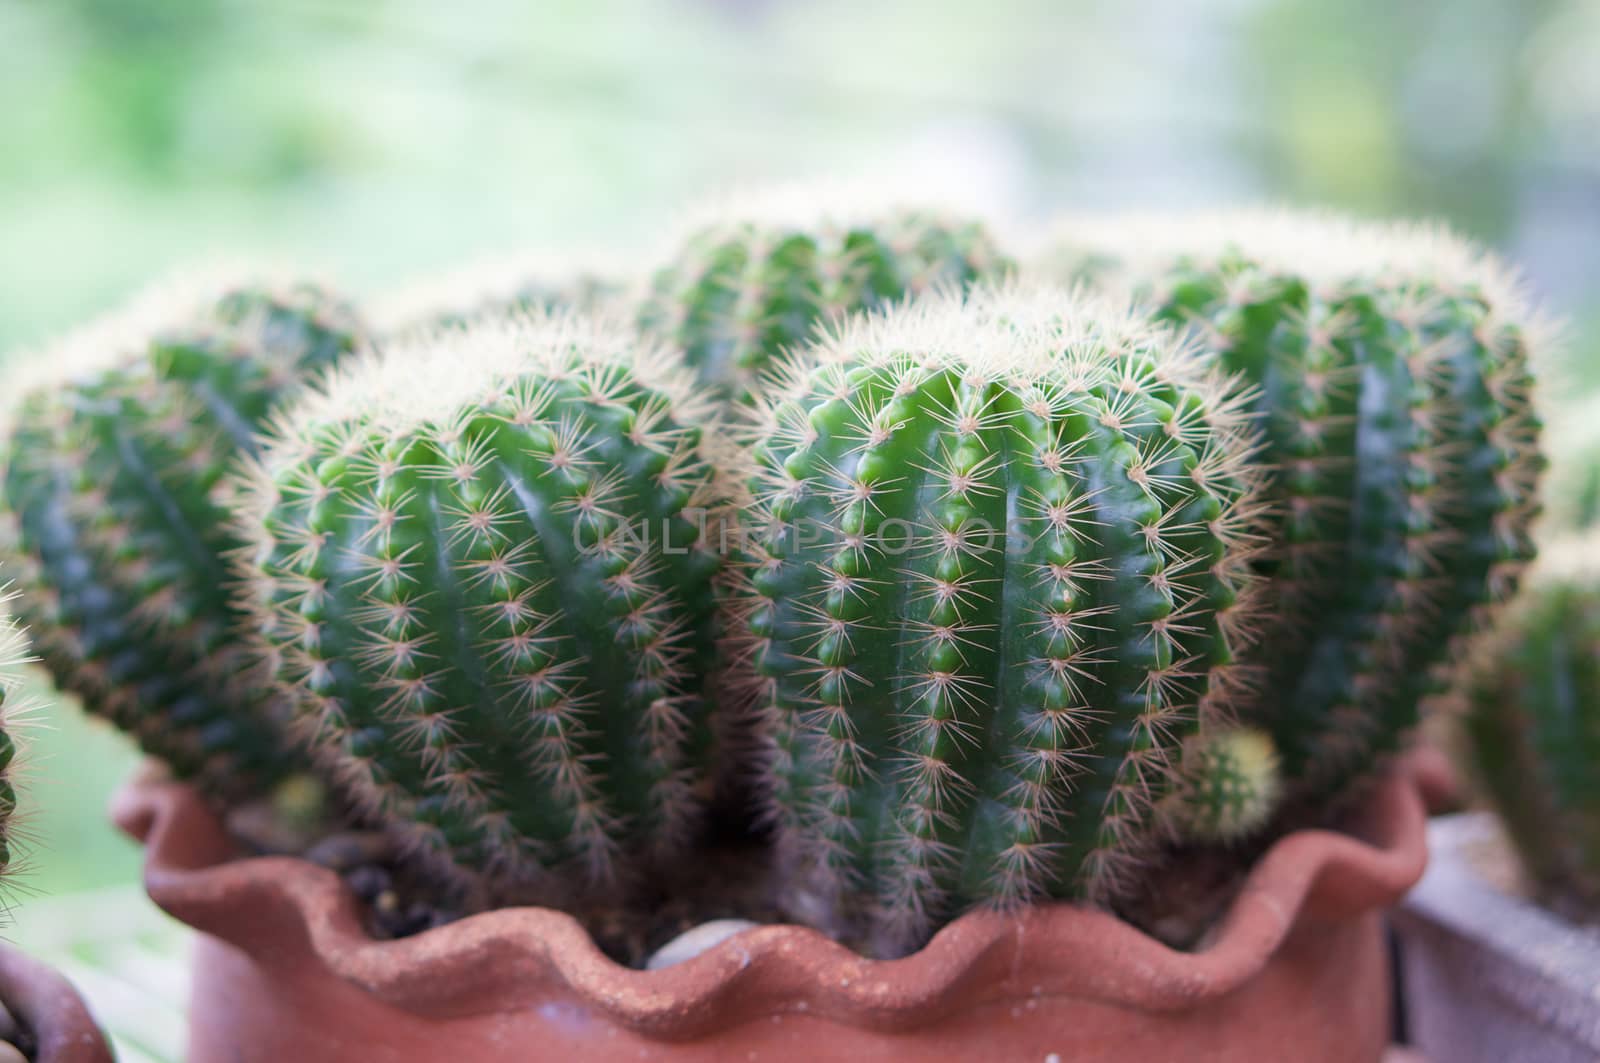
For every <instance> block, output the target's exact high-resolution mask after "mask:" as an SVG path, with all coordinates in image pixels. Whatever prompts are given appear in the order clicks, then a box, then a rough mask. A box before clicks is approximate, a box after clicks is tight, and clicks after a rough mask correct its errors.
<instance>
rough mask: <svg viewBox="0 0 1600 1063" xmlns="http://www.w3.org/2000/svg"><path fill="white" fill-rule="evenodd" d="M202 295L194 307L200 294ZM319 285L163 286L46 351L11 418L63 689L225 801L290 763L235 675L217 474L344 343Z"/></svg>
mask: <svg viewBox="0 0 1600 1063" xmlns="http://www.w3.org/2000/svg"><path fill="white" fill-rule="evenodd" d="M196 308H198V310H197V309H196ZM355 333H356V326H355V324H354V322H353V320H352V317H351V314H350V312H349V310H348V309H347V308H346V307H345V306H344V305H343V304H342V303H340V302H338V301H337V300H335V299H334V298H332V297H331V296H329V295H328V294H326V293H325V292H323V291H322V290H321V289H319V288H315V287H311V286H306V285H296V286H290V287H285V288H253V287H252V288H246V287H240V288H235V289H232V290H228V291H226V292H225V293H224V294H222V295H221V296H220V297H216V298H200V297H197V296H193V295H188V296H178V297H173V296H171V295H169V294H167V293H162V294H161V295H159V296H158V297H156V298H155V299H153V300H152V301H150V302H148V303H146V304H140V305H139V306H137V307H136V308H135V309H134V310H133V311H132V312H131V313H130V317H129V318H127V319H122V318H119V319H117V320H115V321H113V322H108V323H106V324H103V325H101V326H99V327H96V328H91V329H90V330H88V331H86V332H85V333H83V334H80V335H79V336H77V337H75V338H74V339H73V340H71V341H69V342H68V343H67V344H66V345H65V346H64V347H63V348H62V349H61V350H59V351H55V352H50V353H48V354H45V355H41V356H39V359H38V360H39V362H40V363H41V365H42V366H43V371H44V372H45V373H48V374H49V375H48V376H47V377H46V379H45V380H43V382H35V385H34V386H33V387H32V388H31V389H30V390H28V391H27V392H26V394H25V396H24V397H23V399H22V401H21V403H20V404H19V407H18V408H17V409H16V410H14V411H13V413H12V415H11V418H10V423H9V426H8V431H7V433H6V434H7V437H8V438H7V444H6V449H7V457H6V465H5V483H4V501H5V506H6V509H7V510H8V524H9V532H10V535H9V539H10V543H9V548H10V552H11V553H12V554H13V555H15V558H16V560H17V562H18V565H17V567H18V569H19V570H20V572H21V580H20V582H21V586H22V588H23V589H24V591H25V593H24V595H23V598H22V601H23V611H22V615H23V618H24V619H25V620H26V622H27V623H28V626H29V627H30V628H31V629H32V630H33V632H34V635H35V638H36V639H37V644H38V647H39V650H40V653H41V656H42V659H43V661H44V663H45V665H46V666H47V667H48V668H49V670H50V672H51V674H52V675H53V677H54V679H55V681H56V683H57V685H58V686H60V687H62V688H63V689H66V690H69V691H71V692H73V693H75V694H77V695H79V696H80V697H81V698H82V699H83V702H84V705H85V707H86V708H87V709H88V710H89V711H91V712H94V713H97V714H99V715H102V716H105V717H107V718H109V719H110V720H111V721H112V722H113V723H115V724H116V725H118V726H119V727H121V728H122V729H124V730H126V731H128V732H130V733H131V734H133V735H134V736H135V737H136V738H137V739H138V740H139V742H140V743H141V745H143V747H144V748H145V749H146V750H147V751H148V752H150V753H151V754H153V755H155V756H158V757H161V758H163V759H164V760H166V761H167V762H168V763H169V764H170V765H171V766H172V768H173V769H174V771H175V772H176V773H177V774H179V775H180V776H182V777H186V778H194V779H196V780H197V781H198V782H199V783H200V784H201V785H202V786H203V787H205V788H206V789H207V790H208V791H209V792H210V793H211V794H212V795H213V796H215V797H217V798H219V799H231V798H234V797H244V796H249V795H252V794H254V793H256V792H259V790H260V788H261V787H263V786H265V785H268V784H270V783H272V782H273V781H275V780H276V779H277V778H278V777H280V776H281V775H283V774H285V773H287V772H289V771H292V770H293V761H292V758H291V756H290V754H289V753H288V751H287V749H286V747H285V745H284V742H283V741H282V739H281V737H280V736H279V734H278V733H277V730H276V728H275V726H274V724H273V721H272V720H271V719H270V718H269V714H268V712H267V709H266V706H265V698H264V694H263V692H262V691H261V690H260V689H258V688H256V687H253V686H251V685H250V684H248V683H246V682H241V676H242V675H243V673H245V672H246V671H247V670H248V669H247V661H246V655H245V654H244V652H243V651H242V648H241V645H240V643H239V641H238V640H237V638H236V637H235V627H236V624H237V623H238V621H239V619H240V618H241V616H242V614H241V613H240V612H239V610H238V609H237V608H236V607H235V606H234V605H233V604H232V603H231V602H230V600H229V594H230V592H229V589H228V581H227V579H226V571H225V569H226V566H225V562H224V555H225V554H227V553H228V552H229V551H230V550H233V549H235V548H237V547H238V545H239V543H238V541H237V540H236V539H235V538H234V537H233V536H232V535H231V534H230V533H229V532H228V530H227V527H226V525H227V510H226V508H225V503H224V500H223V499H222V498H220V497H219V495H218V483H219V481H220V480H221V478H222V475H223V472H224V470H225V469H226V468H227V467H228V466H229V465H230V464H231V463H232V462H234V461H235V460H237V459H238V457H239V456H241V455H247V454H249V453H251V452H252V450H253V449H254V447H255V441H254V439H253V435H252V433H253V432H254V430H255V429H256V427H257V426H258V425H259V424H260V423H261V422H262V421H263V420H264V419H265V418H266V417H267V415H268V413H269V412H270V411H271V410H272V409H273V407H274V406H275V404H276V403H277V402H278V401H279V400H280V399H281V398H282V397H283V396H284V395H286V394H288V393H289V392H291V391H292V390H293V389H294V388H295V387H296V386H297V385H298V383H299V382H300V381H301V380H303V379H304V378H305V377H306V376H307V375H309V374H312V373H315V372H317V371H318V370H320V369H322V368H324V367H326V366H328V365H330V364H332V363H333V362H334V361H335V360H336V359H337V358H338V357H339V356H341V355H342V354H344V353H345V352H347V351H348V350H350V349H351V347H352V345H353V343H354V339H355Z"/></svg>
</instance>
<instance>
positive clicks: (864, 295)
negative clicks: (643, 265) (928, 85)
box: [638, 191, 1010, 405]
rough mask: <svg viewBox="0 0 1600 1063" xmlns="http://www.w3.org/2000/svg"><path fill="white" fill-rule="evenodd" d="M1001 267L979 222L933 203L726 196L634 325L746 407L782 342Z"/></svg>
mask: <svg viewBox="0 0 1600 1063" xmlns="http://www.w3.org/2000/svg"><path fill="white" fill-rule="evenodd" d="M1009 267H1010V263H1009V260H1007V259H1006V258H1005V257H1004V256H1003V255H1002V254H1001V253H1000V251H999V250H998V249H997V247H996V246H995V243H994V241H993V240H992V239H991V238H990V236H989V234H988V232H987V231H986V230H985V228H984V227H983V225H982V224H980V223H979V222H977V221H974V220H971V219H968V218H963V217H960V216H952V215H951V214H949V213H947V212H946V211H943V210H939V209H934V208H925V209H918V208H909V207H892V208H891V207H885V208H883V209H872V208H866V207H856V206H849V205H841V206H838V207H833V206H830V205H828V204H827V203H826V202H821V203H819V202H818V201H817V199H816V198H815V197H812V196H807V195H801V194H800V193H799V192H796V191H789V192H782V191H780V192H775V193H772V194H770V195H769V196H767V197H765V198H758V199H755V200H753V201H751V202H749V203H744V204H738V203H735V204H727V205H723V206H721V207H720V208H719V209H717V210H716V211H715V212H714V213H713V214H712V215H711V217H710V219H709V220H707V221H705V222H704V223H703V224H700V225H698V226H696V227H693V228H692V229H691V231H690V235H689V236H688V238H687V239H686V240H685V242H684V243H683V246H682V247H681V248H680V249H679V250H678V251H677V252H676V253H675V254H674V256H673V258H672V260H671V261H670V263H669V264H668V265H666V266H665V267H664V268H662V269H661V270H660V271H659V272H658V273H657V274H656V275H655V277H654V279H653V280H652V282H651V285H650V291H649V293H648V294H647V296H646V297H645V299H644V302H643V304H642V305H641V307H640V308H639V312H638V319H639V324H640V325H641V327H642V328H643V329H644V330H645V331H646V332H647V333H650V334H653V335H656V336H659V337H662V338H663V339H666V340H668V341H670V342H672V343H673V344H675V345H676V346H677V347H678V348H679V349H680V350H681V351H682V353H683V356H684V357H685V359H686V360H687V361H688V363H689V365H691V366H692V367H694V369H695V370H696V372H698V373H699V375H700V381H701V383H702V384H703V385H705V386H707V387H709V388H711V389H712V390H713V392H714V393H715V395H716V396H717V397H719V398H723V399H728V400H731V401H733V402H735V403H737V404H744V405H748V404H750V403H752V402H753V401H754V395H755V392H756V391H757V390H758V389H759V386H760V382H761V378H762V377H763V376H764V375H765V374H766V373H767V372H768V371H769V370H771V369H772V368H773V367H775V366H776V365H777V364H778V363H779V361H780V359H781V357H782V356H783V355H784V354H785V353H786V352H789V351H790V350H792V349H794V348H797V347H799V346H801V345H803V344H805V343H808V342H809V341H811V340H812V339H814V338H815V337H816V333H817V330H818V328H819V326H833V325H837V324H839V323H840V322H841V321H842V320H843V318H844V317H845V316H846V315H848V314H852V313H856V312H859V311H865V310H872V309H876V308H879V307H883V306H887V305H889V304H892V303H896V302H899V301H900V300H901V299H903V298H904V297H906V296H910V295H915V294H918V293H923V292H927V291H929V290H930V289H933V288H936V287H941V286H945V287H953V288H959V287H963V286H967V285H971V284H973V283H975V282H977V281H982V280H993V279H997V278H998V277H1000V276H1001V275H1002V274H1003V273H1004V272H1006V271H1007V270H1008V269H1009Z"/></svg>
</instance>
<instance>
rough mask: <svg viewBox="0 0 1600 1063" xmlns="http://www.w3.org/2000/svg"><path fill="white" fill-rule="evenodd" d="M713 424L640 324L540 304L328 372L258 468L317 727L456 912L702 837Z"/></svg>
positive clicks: (265, 575) (270, 562)
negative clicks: (546, 312) (697, 832)
mask: <svg viewBox="0 0 1600 1063" xmlns="http://www.w3.org/2000/svg"><path fill="white" fill-rule="evenodd" d="M714 434H715V427H714V423H713V422H711V421H710V420H709V419H708V417H707V416H706V412H705V407H704V405H703V404H701V403H700V402H697V401H696V400H695V399H694V398H693V397H692V396H691V394H690V391H689V385H688V377H687V376H686V375H685V374H682V373H681V372H678V371H674V370H673V369H671V368H670V367H669V366H668V364H667V362H666V360H665V359H663V358H662V357H661V356H660V354H659V353H658V352H656V351H654V350H653V349H652V348H649V347H647V346H645V347H641V345H640V344H639V342H638V341H637V340H636V339H634V338H633V337H632V336H631V334H629V333H628V332H627V331H625V330H621V329H614V328H611V327H608V326H604V325H591V324H586V323H584V322H583V321H582V320H581V319H578V318H574V317H570V316H554V317H548V316H540V315H535V316H531V317H512V318H508V319H503V320H501V321H498V322H493V321H486V322H482V323H479V324H477V325H474V326H472V327H470V328H468V329H466V330H450V331H445V332H441V333H439V334H437V335H436V336H434V337H432V338H431V339H427V340H419V341H417V342H416V343H415V344H414V345H411V346H404V347H398V348H396V349H393V350H391V351H388V352H386V353H385V355H384V356H382V357H375V358H369V359H367V360H365V361H363V362H361V363H360V364H359V365H357V366H355V367H353V368H352V369H350V370H349V371H347V372H343V373H340V374H338V375H337V376H335V377H334V378H333V379H332V380H331V381H330V382H329V383H328V385H327V386H326V387H325V388H324V389H322V390H321V391H319V392H318V393H317V394H315V395H314V396H312V397H310V398H309V399H308V400H307V401H305V402H303V403H301V404H300V405H299V406H298V407H296V408H295V409H294V410H293V411H292V412H291V413H290V415H289V416H287V417H285V418H284V419H283V420H282V421H281V422H280V423H279V425H278V426H277V428H276V430H275V433H274V435H275V442H274V444H273V445H272V447H271V448H270V450H269V451H268V452H267V453H266V454H265V455H264V457H263V459H262V461H261V462H260V463H259V464H258V466H257V467H256V468H255V469H254V470H253V473H252V475H251V477H250V483H249V486H248V490H247V492H246V495H247V497H246V499H245V502H244V505H243V507H242V520H241V527H242V528H243V529H244V534H245V535H246V536H247V537H248V538H249V540H250V542H251V544H252V547H253V549H252V550H251V557H252V559H253V563H252V564H251V566H250V567H249V570H248V572H247V575H248V577H249V578H251V579H252V580H253V582H254V592H253V598H254V600H255V606H256V609H257V612H258V626H259V628H260V630H261V632H262V634H263V636H264V638H265V641H266V643H267V645H268V646H269V648H270V649H271V651H272V652H273V655H274V658H275V660H274V669H275V672H276V674H277V676H278V678H279V681H280V684H282V685H284V686H286V687H287V688H288V689H289V690H291V691H292V695H293V699H294V701H295V707H296V710H297V715H298V718H299V721H300V724H301V731H302V734H303V737H304V738H305V739H306V741H307V742H308V743H309V744H310V745H311V747H312V749H313V750H314V751H315V752H316V754H317V756H318V757H319V759H320V761H321V763H322V764H323V765H324V766H325V767H326V768H327V769H329V770H330V771H331V772H332V773H333V775H334V776H335V777H336V778H337V779H338V780H340V781H341V782H343V783H344V784H345V785H346V786H347V787H348V788H349V790H350V791H351V793H352V794H353V796H354V797H355V798H356V800H357V801H358V803H359V804H360V805H361V806H362V807H364V808H365V810H366V811H368V812H369V813H371V814H372V815H373V816H375V817H378V818H379V819H381V820H382V821H383V822H385V823H387V824H389V825H390V826H391V828H392V829H393V830H394V832H395V833H396V834H397V835H399V836H400V837H401V838H402V839H403V840H404V841H405V842H407V843H408V844H409V845H410V846H412V847H413V849H414V850H415V851H416V852H417V853H418V854H419V855H420V856H421V857H422V858H423V859H424V860H425V861H426V862H427V863H428V864H429V866H431V867H432V868H434V869H435V870H436V871H437V872H439V873H440V875H441V876H442V877H443V878H444V879H445V880H446V881H447V882H448V883H450V884H452V885H454V886H456V887H457V888H459V889H460V890H461V891H463V893H464V894H465V896H466V898H467V902H468V903H477V902H479V901H493V900H507V899H512V900H528V899H539V900H547V901H548V900H551V899H554V900H555V901H557V902H560V901H562V900H563V899H565V900H570V899H571V898H572V897H574V896H577V895H580V894H584V893H592V892H596V891H598V892H603V893H608V892H610V890H611V888H612V887H615V886H618V885H626V884H627V883H626V880H627V879H628V878H629V877H630V872H637V871H638V870H639V869H640V868H641V866H643V864H648V863H649V862H651V860H652V859H653V858H654V857H655V856H656V855H658V854H659V852H660V851H662V850H663V849H665V848H667V847H670V846H672V845H674V844H676V843H678V842H680V841H681V840H682V839H683V838H684V836H685V834H686V833H687V832H688V831H689V830H690V829H691V828H692V826H693V823H694V819H695V814H696V810H697V808H698V806H699V805H700V803H701V802H702V800H703V799H704V797H705V796H706V790H707V789H708V786H709V780H710V762H711V759H712V758H711V751H710V745H711V742H712V739H713V737H714V735H713V723H714V721H713V719H712V703H711V701H710V699H708V698H707V697H706V696H705V695H704V693H703V691H702V690H701V678H702V677H703V676H704V675H705V674H707V673H708V672H709V670H710V668H711V654H712V652H713V649H714V643H713V637H714V631H713V628H712V625H711V621H712V618H713V603H712V599H711V581H712V578H713V576H714V575H715V573H716V570H717V568H718V559H717V557H716V556H715V555H714V554H713V553H712V552H711V550H710V549H709V544H708V543H707V542H706V541H705V539H704V534H705V532H706V521H707V519H708V518H707V511H708V510H710V511H715V510H716V508H717V504H718V500H719V498H720V491H721V487H720V483H719V480H718V476H717V474H716V465H715V462H714V461H712V460H711V457H710V450H709V442H708V441H709V440H710V438H711V437H712V436H713V435H714ZM713 515H714V514H713ZM641 862H643V863H641Z"/></svg>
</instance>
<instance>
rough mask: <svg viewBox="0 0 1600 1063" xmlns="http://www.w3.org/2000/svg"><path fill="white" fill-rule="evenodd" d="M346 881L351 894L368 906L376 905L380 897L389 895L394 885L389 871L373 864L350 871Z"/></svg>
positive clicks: (345, 877) (345, 878)
mask: <svg viewBox="0 0 1600 1063" xmlns="http://www.w3.org/2000/svg"><path fill="white" fill-rule="evenodd" d="M344 881H345V885H347V886H349V887H350V892H351V893H354V894H355V895H356V896H357V897H360V898H361V899H362V900H364V901H366V902H367V903H368V904H373V903H375V902H376V901H377V899H378V898H379V897H381V896H383V895H384V894H386V893H389V892H390V888H391V886H392V885H393V882H392V881H391V879H390V877H389V873H388V872H387V871H385V870H384V869H383V868H381V867H374V866H372V865H371V864H367V865H365V866H363V867H358V868H355V869H354V870H352V871H350V872H349V873H348V874H346V875H345V876H344Z"/></svg>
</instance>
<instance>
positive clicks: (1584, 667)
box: [1461, 538, 1600, 917]
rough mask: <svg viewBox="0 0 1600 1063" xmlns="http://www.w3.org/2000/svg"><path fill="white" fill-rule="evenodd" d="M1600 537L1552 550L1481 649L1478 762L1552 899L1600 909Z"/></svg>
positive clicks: (1475, 705)
mask: <svg viewBox="0 0 1600 1063" xmlns="http://www.w3.org/2000/svg"><path fill="white" fill-rule="evenodd" d="M1597 553H1600V543H1597V542H1595V541H1594V540H1593V539H1592V538H1591V539H1587V540H1575V541H1569V542H1565V543H1561V544H1558V545H1555V546H1553V547H1550V548H1548V549H1547V550H1546V552H1545V553H1544V555H1542V556H1541V557H1540V560H1539V563H1538V565H1537V566H1536V567H1535V569H1534V570H1533V574H1532V577H1531V578H1530V579H1529V581H1528V586H1527V587H1525V588H1524V589H1523V591H1522V593H1521V594H1520V595H1519V596H1518V598H1517V599H1516V600H1515V601H1514V603H1513V604H1512V606H1511V608H1509V609H1507V610H1506V611H1505V613H1504V614H1503V615H1502V616H1501V617H1500V618H1499V619H1498V622H1497V623H1496V625H1495V626H1494V627H1493V628H1492V629H1491V630H1490V631H1489V632H1488V633H1487V634H1486V635H1485V636H1484V637H1483V638H1482V639H1481V640H1480V641H1479V642H1477V643H1476V644H1475V645H1474V653H1473V654H1472V656H1471V659H1470V662H1469V664H1468V667H1467V669H1466V674H1465V677H1464V679H1463V682H1462V685H1461V693H1462V695H1463V696H1462V699H1461V700H1462V702H1463V704H1464V708H1465V714H1464V716H1463V722H1464V731H1465V735H1466V738H1467V747H1468V752H1469V754H1470V762H1471V764H1472V766H1473V767H1474V769H1475V774H1476V775H1477V777H1478V779H1479V781H1480V782H1481V783H1482V786H1483V789H1484V790H1485V791H1486V792H1487V793H1488V796H1489V797H1490V798H1491V799H1492V800H1493V802H1494V805H1495V807H1496V808H1497V809H1498V811H1499V812H1500V815H1501V818H1502V819H1503V820H1504V821H1505V824H1506V828H1507V831H1508V833H1509V834H1510V837H1511V840H1512V842H1513V843H1514V844H1515V846H1516V849H1517V852H1518V854H1519V855H1520V856H1521V858H1522V863H1523V866H1524V867H1525V869H1526V870H1527V872H1528V874H1529V877H1530V878H1531V879H1532V880H1533V881H1534V883H1535V884H1536V886H1537V887H1538V889H1539V892H1540V895H1541V898H1542V899H1543V900H1545V901H1546V902H1548V903H1551V904H1553V905H1557V906H1560V907H1563V908H1571V909H1573V910H1575V912H1576V913H1578V914H1586V915H1588V916H1591V917H1592V916H1594V915H1596V914H1600V774H1597V773H1596V771H1595V765H1596V764H1600V572H1597V570H1596V567H1595V558H1596V556H1597Z"/></svg>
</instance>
